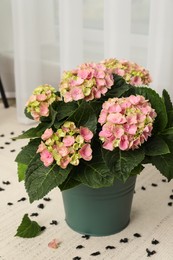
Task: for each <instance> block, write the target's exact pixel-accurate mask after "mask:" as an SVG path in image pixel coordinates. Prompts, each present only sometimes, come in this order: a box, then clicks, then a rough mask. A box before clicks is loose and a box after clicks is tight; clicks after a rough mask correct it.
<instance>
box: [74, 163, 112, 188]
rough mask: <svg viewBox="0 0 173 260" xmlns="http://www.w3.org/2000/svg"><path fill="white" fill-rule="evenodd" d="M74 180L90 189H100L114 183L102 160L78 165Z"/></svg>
mask: <svg viewBox="0 0 173 260" xmlns="http://www.w3.org/2000/svg"><path fill="white" fill-rule="evenodd" d="M75 180H77V181H78V182H80V183H83V184H85V185H87V186H89V187H92V188H102V187H107V186H111V185H112V184H113V182H114V176H113V175H112V174H111V173H110V171H109V169H108V167H107V166H106V164H105V163H104V162H103V161H102V160H100V161H98V162H92V161H90V162H83V163H80V166H79V167H78V169H77V171H76V176H75Z"/></svg>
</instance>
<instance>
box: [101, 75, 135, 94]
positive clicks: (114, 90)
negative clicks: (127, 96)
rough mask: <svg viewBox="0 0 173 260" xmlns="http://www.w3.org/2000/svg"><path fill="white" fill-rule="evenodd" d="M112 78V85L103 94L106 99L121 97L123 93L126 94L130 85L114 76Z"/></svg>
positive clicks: (119, 77)
mask: <svg viewBox="0 0 173 260" xmlns="http://www.w3.org/2000/svg"><path fill="white" fill-rule="evenodd" d="M113 76H114V85H113V86H112V87H111V89H110V90H108V91H107V92H106V94H105V97H106V98H114V97H121V96H122V95H123V94H124V93H125V92H127V91H128V90H129V89H130V88H131V85H129V84H127V83H126V81H125V80H124V79H123V78H122V77H121V76H118V75H116V74H114V75H113Z"/></svg>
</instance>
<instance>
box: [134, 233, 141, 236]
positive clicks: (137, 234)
mask: <svg viewBox="0 0 173 260" xmlns="http://www.w3.org/2000/svg"><path fill="white" fill-rule="evenodd" d="M133 235H134V237H141V234H139V233H135V234H133Z"/></svg>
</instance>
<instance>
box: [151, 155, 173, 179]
mask: <svg viewBox="0 0 173 260" xmlns="http://www.w3.org/2000/svg"><path fill="white" fill-rule="evenodd" d="M151 162H152V164H153V165H155V166H156V168H157V169H158V170H159V171H160V173H161V174H162V175H164V176H165V177H166V178H167V179H168V181H170V180H171V179H173V153H170V154H165V155H159V156H155V157H151Z"/></svg>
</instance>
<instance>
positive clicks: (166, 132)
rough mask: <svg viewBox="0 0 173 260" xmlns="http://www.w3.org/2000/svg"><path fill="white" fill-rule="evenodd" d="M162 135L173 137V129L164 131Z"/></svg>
mask: <svg viewBox="0 0 173 260" xmlns="http://www.w3.org/2000/svg"><path fill="white" fill-rule="evenodd" d="M161 135H173V127H170V128H167V129H164V130H163V131H162V132H161Z"/></svg>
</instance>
